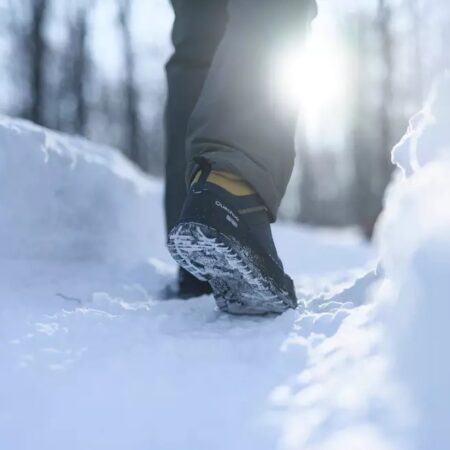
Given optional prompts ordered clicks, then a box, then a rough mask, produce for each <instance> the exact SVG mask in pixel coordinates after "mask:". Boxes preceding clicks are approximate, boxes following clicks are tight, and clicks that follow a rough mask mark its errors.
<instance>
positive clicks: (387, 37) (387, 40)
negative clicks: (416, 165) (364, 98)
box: [377, 0, 394, 211]
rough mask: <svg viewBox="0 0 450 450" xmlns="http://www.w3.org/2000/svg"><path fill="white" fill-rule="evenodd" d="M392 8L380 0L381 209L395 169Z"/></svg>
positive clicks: (379, 194) (378, 22)
mask: <svg viewBox="0 0 450 450" xmlns="http://www.w3.org/2000/svg"><path fill="white" fill-rule="evenodd" d="M391 23H392V10H391V7H390V5H389V4H388V0H378V21H377V24H378V33H379V36H380V43H381V63H382V80H381V95H380V118H379V120H380V151H379V167H378V170H379V171H380V173H379V186H378V192H377V194H378V196H379V199H380V211H381V209H382V200H383V194H384V191H385V189H386V186H387V185H388V183H389V181H390V179H391V175H392V171H393V169H394V167H393V164H392V161H391V150H392V146H393V145H394V132H393V126H394V117H393V102H394V57H393V37H392V30H391Z"/></svg>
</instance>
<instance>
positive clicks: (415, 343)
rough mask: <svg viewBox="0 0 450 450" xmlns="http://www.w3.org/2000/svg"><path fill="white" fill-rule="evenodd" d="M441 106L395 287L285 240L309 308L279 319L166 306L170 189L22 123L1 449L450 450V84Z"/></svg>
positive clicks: (389, 240) (416, 169) (310, 238)
mask: <svg viewBox="0 0 450 450" xmlns="http://www.w3.org/2000/svg"><path fill="white" fill-rule="evenodd" d="M436 92H437V94H436V95H435V96H434V97H432V99H431V100H430V103H429V105H428V107H427V109H426V110H425V112H424V113H423V114H422V115H421V116H418V117H417V118H416V119H415V121H414V122H413V124H412V128H411V130H410V132H409V133H408V135H407V137H406V138H405V139H404V140H403V141H402V143H401V144H400V145H399V146H398V147H397V149H396V150H395V153H394V157H395V160H396V162H397V163H398V164H399V166H401V167H402V168H403V170H404V173H405V175H407V176H408V177H409V178H408V179H404V180H401V179H400V178H399V179H398V180H397V182H396V183H394V185H393V186H392V187H391V188H390V192H389V194H388V198H387V201H386V212H385V214H384V216H383V218H382V220H381V222H380V225H379V227H378V232H377V236H378V248H379V249H380V256H381V265H380V267H379V269H378V270H377V272H378V273H376V271H375V270H373V268H374V265H375V263H374V254H373V251H372V250H371V249H370V248H368V247H367V246H366V245H364V244H363V243H361V242H360V241H358V240H357V239H356V238H355V237H354V236H353V235H352V234H348V233H334V232H327V233H325V232H323V231H314V230H308V229H304V228H298V227H295V226H285V225H280V226H277V227H276V228H275V238H276V241H277V245H278V247H279V250H280V256H281V257H282V259H283V260H284V261H285V263H286V269H287V270H288V271H289V273H291V274H292V275H293V276H294V278H295V281H296V286H297V292H298V294H299V296H300V297H301V298H302V299H303V301H304V306H305V310H304V311H302V312H300V310H299V311H289V312H288V313H286V314H283V315H282V316H279V317H277V318H273V319H267V318H248V317H247V318H246V317H231V316H227V315H224V314H222V313H219V312H218V311H217V309H216V307H215V304H214V301H213V299H212V298H210V297H202V298H199V299H196V300H192V301H189V302H183V301H179V300H176V299H174V300H171V301H163V300H161V295H160V293H161V289H163V287H164V286H165V285H166V283H168V282H170V280H172V279H173V277H174V273H175V267H174V264H173V262H172V261H171V260H170V258H169V257H168V254H167V252H166V250H165V248H164V231H163V224H162V211H161V185H160V184H159V183H158V182H156V181H154V180H151V179H149V178H147V177H145V176H144V175H142V174H140V173H138V172H137V171H136V170H135V169H134V168H133V167H132V166H131V165H130V164H128V163H127V162H126V161H125V160H124V159H123V158H122V157H121V156H120V155H119V154H118V153H116V152H114V151H112V150H111V149H106V148H101V147H98V146H94V145H92V144H89V143H87V142H86V141H83V140H80V139H74V138H68V137H66V136H62V135H58V134H56V133H52V132H49V131H47V130H43V129H41V128H39V127H36V126H33V125H30V124H28V123H25V122H21V121H17V120H11V119H8V118H2V119H1V120H0V205H1V208H2V214H1V215H0V371H1V373H2V383H1V384H0V446H1V447H0V448H1V449H2V450H3V449H5V450H30V449H33V450H41V449H42V450H44V449H45V450H53V449H55V450H56V449H58V450H59V449H62V448H63V449H65V450H81V449H83V450H85V449H96V450H103V449H105V450H106V449H108V450H114V449H124V448H126V449H127V450H128V449H129V450H141V449H155V450H169V449H170V450H173V449H176V450H178V449H186V450H206V449H208V450H210V449H218V450H222V449H223V450H225V449H227V450H229V449H234V450H256V449H258V450H265V449H267V450H269V449H271V450H275V449H282V450H291V449H292V450H293V449H299V450H300V449H301V450H363V449H364V450H425V449H427V450H429V449H436V450H446V449H447V448H450V446H449V443H450V439H449V435H448V433H449V432H448V430H447V427H446V426H445V423H446V419H447V418H448V417H449V414H450V411H449V402H448V401H447V397H446V396H445V395H444V394H445V393H448V392H449V386H448V383H449V381H448V380H450V376H449V366H450V364H449V358H448V356H447V353H446V351H445V345H444V343H445V342H446V341H448V339H449V337H450V336H449V334H450V333H449V331H448V329H449V328H448V327H447V326H446V324H445V323H446V320H447V318H448V316H449V312H450V311H449V307H448V301H446V300H447V299H448V292H449V291H450V286H449V281H448V280H449V277H448V267H450V245H449V240H448V239H449V238H448V229H449V227H450V216H449V214H448V208H443V207H442V206H443V204H445V201H446V199H447V200H448V198H449V195H450V192H449V181H448V180H449V179H450V169H449V163H448V161H449V155H450V148H449V142H450V137H449V130H450V126H449V125H450V123H449V120H450V119H449V118H450V111H449V110H448V105H449V104H450V102H449V101H448V100H449V97H448V95H450V81H449V79H448V78H443V79H442V80H441V83H440V84H439V86H438V88H437V90H436ZM441 345H442V347H443V350H439V349H440V346H441Z"/></svg>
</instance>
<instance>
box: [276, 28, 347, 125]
mask: <svg viewBox="0 0 450 450" xmlns="http://www.w3.org/2000/svg"><path fill="white" fill-rule="evenodd" d="M276 70H277V75H276V83H277V87H278V88H277V89H278V91H279V95H280V98H281V99H282V101H283V103H284V104H287V105H289V106H291V107H299V108H300V111H301V114H302V116H303V117H304V119H305V121H306V123H307V126H308V128H314V127H315V126H316V124H317V122H318V120H319V118H320V115H321V114H322V112H324V111H328V110H330V109H338V108H339V107H340V106H342V104H343V103H344V102H345V97H346V95H345V91H346V87H347V82H348V78H349V77H348V64H347V55H346V51H345V48H344V47H343V46H342V45H340V43H339V39H338V36H337V35H336V33H335V32H334V30H333V29H329V28H328V27H326V26H323V25H322V26H320V27H316V28H314V30H313V31H312V33H311V35H310V37H309V39H308V40H307V42H306V43H304V44H302V45H295V46H293V47H292V48H290V49H289V50H287V51H285V52H283V53H282V54H281V56H280V59H279V62H278V64H277V69H276Z"/></svg>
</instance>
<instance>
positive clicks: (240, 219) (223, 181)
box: [168, 159, 297, 314]
mask: <svg viewBox="0 0 450 450" xmlns="http://www.w3.org/2000/svg"><path fill="white" fill-rule="evenodd" d="M198 162H199V164H200V168H201V169H200V171H199V172H198V173H197V175H196V176H195V178H194V181H193V183H192V185H191V188H190V191H189V193H188V196H187V199H186V202H185V204H184V208H183V211H182V213H181V218H180V220H179V222H178V224H177V225H176V226H175V227H174V228H173V229H172V231H171V232H170V234H169V241H168V247H169V251H170V253H171V255H172V256H173V258H174V259H175V261H176V262H177V263H178V264H179V265H180V266H181V267H183V268H184V269H186V270H187V271H188V272H190V273H191V274H193V275H194V276H195V277H196V278H198V279H199V280H204V281H208V282H209V284H210V285H211V287H212V290H213V293H214V297H215V299H216V303H217V305H218V307H219V308H220V309H221V310H222V311H225V312H228V313H232V314H267V313H282V312H284V311H286V310H287V309H288V308H296V306H297V299H296V296H295V291H294V285H293V282H292V280H291V279H290V278H289V277H288V276H287V275H286V274H285V273H284V270H283V265H282V263H281V261H280V259H279V257H278V255H277V252H276V249H275V244H274V242H273V238H272V233H271V230H270V216H269V212H268V210H267V208H266V207H265V205H264V203H263V202H262V200H261V198H260V197H259V196H258V195H257V194H256V193H255V191H254V190H253V189H252V188H251V187H250V186H249V185H248V184H247V183H246V182H245V181H244V180H242V179H241V178H240V177H238V176H235V175H233V174H230V173H228V172H223V171H214V170H211V166H210V165H209V163H207V162H206V161H205V160H203V159H200V160H198Z"/></svg>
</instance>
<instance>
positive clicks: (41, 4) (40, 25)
mask: <svg viewBox="0 0 450 450" xmlns="http://www.w3.org/2000/svg"><path fill="white" fill-rule="evenodd" d="M47 12H48V2H47V0H32V2H31V23H30V32H29V34H28V36H27V38H28V39H27V55H28V58H29V70H30V72H29V76H30V109H29V111H28V114H27V115H28V116H29V119H31V120H32V121H33V122H35V123H38V124H41V125H44V124H45V118H44V116H45V114H44V109H45V107H44V102H45V100H44V98H45V94H44V76H45V54H46V44H45V39H44V27H45V20H46V16H47Z"/></svg>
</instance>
